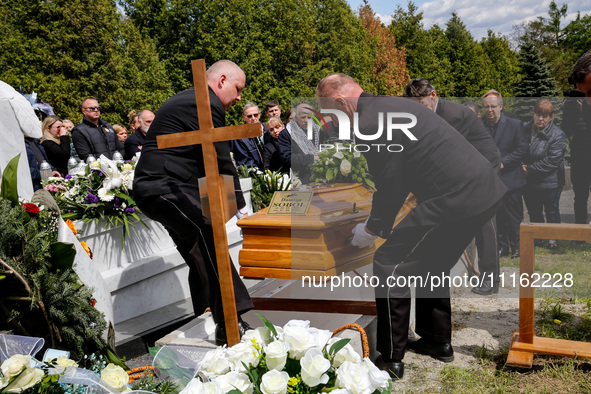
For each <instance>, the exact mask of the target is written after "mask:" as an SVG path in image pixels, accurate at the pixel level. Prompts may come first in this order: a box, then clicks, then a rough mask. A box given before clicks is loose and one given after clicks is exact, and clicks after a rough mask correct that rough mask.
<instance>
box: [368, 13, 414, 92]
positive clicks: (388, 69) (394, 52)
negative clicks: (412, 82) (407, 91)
mask: <svg viewBox="0 0 591 394" xmlns="http://www.w3.org/2000/svg"><path fill="white" fill-rule="evenodd" d="M359 19H360V20H361V24H362V25H363V27H365V30H366V31H367V41H366V42H367V45H368V46H370V47H371V48H372V51H373V52H374V64H373V70H372V77H373V79H374V80H375V81H374V84H375V89H374V90H373V91H374V92H375V93H377V94H388V95H399V94H402V92H403V91H404V87H405V86H406V84H407V83H408V81H409V77H408V71H407V70H406V61H405V59H404V58H405V54H404V51H401V50H399V49H398V48H396V40H395V38H394V35H393V34H392V31H391V30H390V29H388V28H387V27H385V26H383V25H382V23H381V22H380V19H379V18H377V17H376V15H375V14H374V12H373V10H372V9H371V6H369V5H365V6H363V7H361V8H360V10H359Z"/></svg>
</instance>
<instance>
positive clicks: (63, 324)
mask: <svg viewBox="0 0 591 394" xmlns="http://www.w3.org/2000/svg"><path fill="white" fill-rule="evenodd" d="M18 159H19V157H18V156H17V157H15V158H14V159H13V160H11V161H10V163H9V164H8V165H7V166H6V168H4V169H3V170H4V171H3V174H2V183H1V187H0V306H1V307H0V331H5V330H6V331H7V330H11V331H13V332H14V333H17V334H20V335H34V336H38V337H42V338H46V339H47V340H49V341H50V343H51V345H52V346H62V347H67V348H70V349H72V351H74V352H76V353H78V354H83V353H85V352H88V351H92V352H94V351H99V350H103V349H106V348H107V344H106V343H105V341H104V339H103V338H102V334H103V332H104V331H105V330H106V321H105V319H104V316H103V314H102V313H101V312H99V311H98V310H97V309H95V308H94V306H93V298H92V292H93V290H92V288H89V287H87V286H84V284H83V283H81V281H80V279H79V277H78V275H77V274H76V273H75V272H74V270H73V269H72V267H73V264H74V257H75V255H76V248H75V246H74V245H73V244H71V243H67V242H59V241H58V231H59V229H58V225H59V214H58V208H57V205H56V204H55V202H54V201H53V199H52V198H51V196H50V195H49V193H48V192H46V191H43V190H39V191H37V192H36V193H35V195H34V196H33V200H34V201H32V202H23V201H21V200H19V197H18V194H17V181H16V174H17V166H18ZM40 201H43V202H40ZM0 350H1V349H0Z"/></svg>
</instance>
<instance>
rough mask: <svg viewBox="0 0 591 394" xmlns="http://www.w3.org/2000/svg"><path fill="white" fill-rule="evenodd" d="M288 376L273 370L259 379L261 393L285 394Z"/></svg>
mask: <svg viewBox="0 0 591 394" xmlns="http://www.w3.org/2000/svg"><path fill="white" fill-rule="evenodd" d="M288 382H289V374H288V373H287V372H280V371H277V370H276V369H273V370H271V371H269V372H267V373H265V374H264V375H263V377H262V378H261V391H262V392H263V394H286V393H287V383H288Z"/></svg>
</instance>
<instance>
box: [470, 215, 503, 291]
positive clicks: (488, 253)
mask: <svg viewBox="0 0 591 394" xmlns="http://www.w3.org/2000/svg"><path fill="white" fill-rule="evenodd" d="M475 238H476V250H477V251H478V270H479V271H480V275H481V276H482V275H486V276H485V278H489V277H490V276H489V275H490V274H493V278H494V279H495V280H498V277H499V272H500V266H499V248H498V246H497V223H496V217H495V216H493V217H492V219H490V220H489V221H488V222H486V224H485V225H484V226H482V228H481V229H480V231H478V232H477V233H476V237H475Z"/></svg>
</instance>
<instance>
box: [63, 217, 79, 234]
mask: <svg viewBox="0 0 591 394" xmlns="http://www.w3.org/2000/svg"><path fill="white" fill-rule="evenodd" d="M66 224H67V225H68V227H70V230H72V232H73V233H74V235H77V234H78V232H77V231H76V226H74V223H72V221H71V220H70V219H68V220H66Z"/></svg>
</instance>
